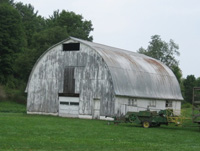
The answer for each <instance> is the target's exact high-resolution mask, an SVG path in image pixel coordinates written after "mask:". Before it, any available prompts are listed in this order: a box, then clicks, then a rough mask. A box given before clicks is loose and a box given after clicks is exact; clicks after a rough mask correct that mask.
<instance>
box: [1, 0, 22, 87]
mask: <svg viewBox="0 0 200 151" xmlns="http://www.w3.org/2000/svg"><path fill="white" fill-rule="evenodd" d="M0 33H1V34H0V83H4V84H5V83H7V81H8V79H9V77H10V76H13V75H14V70H13V64H14V61H15V59H16V54H17V53H19V52H20V51H22V50H23V48H24V45H25V39H24V32H23V25H22V22H21V17H20V15H19V13H18V11H17V10H16V9H15V8H14V7H13V6H11V5H9V4H6V3H0Z"/></svg>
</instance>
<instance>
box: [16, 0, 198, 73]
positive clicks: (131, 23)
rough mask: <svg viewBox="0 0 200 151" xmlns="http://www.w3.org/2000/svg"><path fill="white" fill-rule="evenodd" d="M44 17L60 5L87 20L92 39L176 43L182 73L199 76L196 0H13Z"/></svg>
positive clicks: (134, 45)
mask: <svg viewBox="0 0 200 151" xmlns="http://www.w3.org/2000/svg"><path fill="white" fill-rule="evenodd" d="M19 1H21V2H23V3H24V4H29V3H30V4H31V5H32V6H33V7H34V8H35V10H37V11H38V14H39V15H41V16H43V17H45V18H48V17H49V16H51V15H52V14H53V11H55V10H60V11H62V10H63V9H64V10H66V11H73V12H75V13H76V14H81V15H82V16H83V17H84V19H86V20H91V21H92V24H93V28H94V31H93V32H91V35H92V36H93V38H94V40H93V41H94V42H97V43H101V44H106V45H109V46H114V47H117V48H122V49H126V50H130V51H135V52H136V51H137V50H138V49H139V48H140V47H141V46H142V47H144V48H146V47H147V45H148V43H149V41H150V40H151V39H150V38H151V36H152V35H155V34H157V35H160V36H161V39H162V40H164V41H166V42H169V40H170V39H173V40H174V41H175V43H177V44H178V45H179V51H180V53H181V55H180V57H177V59H178V60H179V62H180V68H181V70H182V73H183V77H186V76H187V75H191V74H193V75H195V77H200V67H199V65H200V59H199V58H200V0H15V2H19Z"/></svg>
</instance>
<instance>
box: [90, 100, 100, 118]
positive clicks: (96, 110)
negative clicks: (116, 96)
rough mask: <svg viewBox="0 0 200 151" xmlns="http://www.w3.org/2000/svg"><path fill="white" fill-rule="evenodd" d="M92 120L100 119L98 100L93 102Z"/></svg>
mask: <svg viewBox="0 0 200 151" xmlns="http://www.w3.org/2000/svg"><path fill="white" fill-rule="evenodd" d="M93 103H94V104H93V115H92V118H93V119H100V99H94V102H93Z"/></svg>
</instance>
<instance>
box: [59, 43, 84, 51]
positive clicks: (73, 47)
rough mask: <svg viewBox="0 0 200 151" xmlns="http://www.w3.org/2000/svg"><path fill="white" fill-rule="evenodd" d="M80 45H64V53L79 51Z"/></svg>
mask: <svg viewBox="0 0 200 151" xmlns="http://www.w3.org/2000/svg"><path fill="white" fill-rule="evenodd" d="M79 50H80V43H68V44H63V51H79Z"/></svg>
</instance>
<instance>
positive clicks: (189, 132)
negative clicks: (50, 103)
mask: <svg viewBox="0 0 200 151" xmlns="http://www.w3.org/2000/svg"><path fill="white" fill-rule="evenodd" d="M2 106H4V107H6V106H8V108H9V110H14V111H16V110H15V109H14V108H15V106H18V104H17V105H16V104H13V103H7V104H6V105H5V103H2V102H0V150H2V151H4V150H10V151H12V150H13V151H14V150H15V151H23V150H27V151H35V150H37V151H43V150H45V151H49V150H52V151H54V150H63V151H68V150H77V151H79V150H83V151H88V150H91V151H98V150H101V151H102V150H107V151H112V150H113V151H126V150H133V151H138V150H139V151H143V150H150V151H151V150H152V151H168V150H170V151H179V150H180V151H198V150H200V132H199V130H198V128H197V127H176V126H161V127H159V128H158V127H155V128H148V129H144V128H142V127H140V126H133V125H131V124H119V125H117V126H116V125H113V124H111V125H107V121H98V120H84V119H72V118H61V117H53V116H41V115H27V114H25V113H24V110H25V106H24V105H19V106H18V110H19V111H20V112H14V113H12V112H11V111H10V112H5V110H6V109H5V108H3V107H2ZM2 111H4V112H2ZM7 111H8V109H7ZM190 111H191V110H187V112H190Z"/></svg>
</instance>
